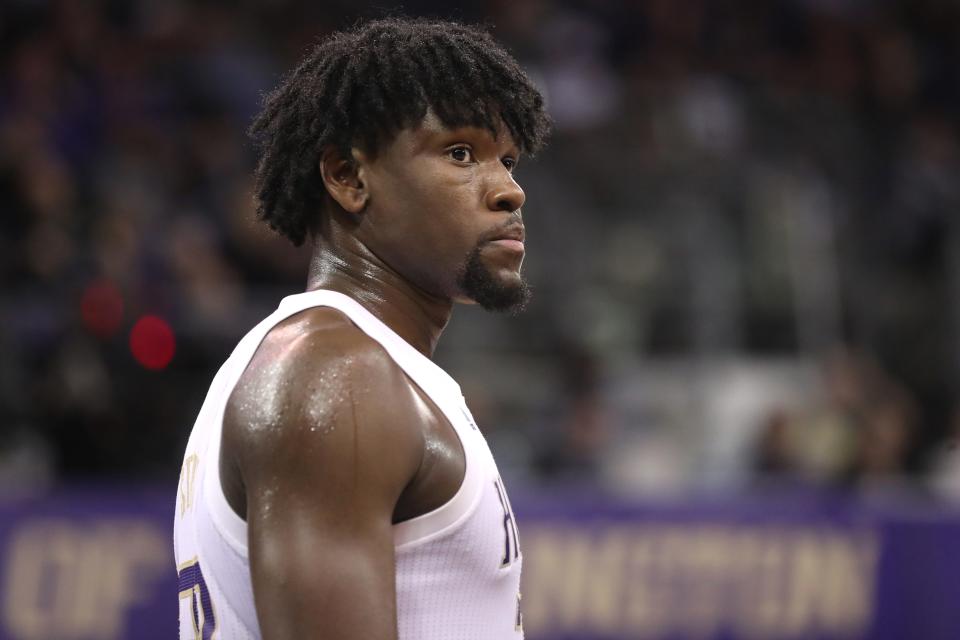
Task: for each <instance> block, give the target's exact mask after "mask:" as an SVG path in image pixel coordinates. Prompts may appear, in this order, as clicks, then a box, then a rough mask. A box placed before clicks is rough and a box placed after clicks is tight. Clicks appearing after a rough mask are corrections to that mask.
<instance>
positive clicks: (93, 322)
mask: <svg viewBox="0 0 960 640" xmlns="http://www.w3.org/2000/svg"><path fill="white" fill-rule="evenodd" d="M80 318H81V319H82V320H83V326H85V327H86V328H87V331H89V332H90V333H92V334H94V335H96V336H99V337H101V338H109V337H110V336H112V335H113V334H115V333H116V332H117V331H118V330H119V329H120V324H121V323H122V322H123V297H122V296H121V295H120V291H119V290H118V289H117V287H116V285H114V284H113V283H112V282H110V281H109V280H95V281H93V282H91V283H90V285H89V286H87V288H86V289H85V290H84V292H83V296H82V297H81V298H80Z"/></svg>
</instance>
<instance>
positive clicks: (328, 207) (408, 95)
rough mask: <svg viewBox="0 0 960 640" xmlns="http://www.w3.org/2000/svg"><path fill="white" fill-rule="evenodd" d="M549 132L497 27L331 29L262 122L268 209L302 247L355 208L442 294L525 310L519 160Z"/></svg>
mask: <svg viewBox="0 0 960 640" xmlns="http://www.w3.org/2000/svg"><path fill="white" fill-rule="evenodd" d="M548 130H549V118H548V117H547V115H546V114H545V112H544V110H543V99H542V97H541V95H540V93H539V92H538V91H537V90H536V88H535V87H534V86H533V84H532V83H531V82H530V80H529V78H528V77H527V76H526V74H525V73H524V72H523V71H522V70H521V69H520V67H519V66H518V65H517V63H516V62H515V61H514V60H513V58H511V57H510V55H509V54H508V53H507V52H506V51H504V49H503V48H502V47H500V46H499V45H497V44H496V43H495V42H494V41H493V40H492V39H491V38H490V36H489V35H487V34H486V33H485V32H483V31H480V30H478V29H474V28H471V27H466V26H462V25H458V24H454V23H449V22H437V21H427V20H399V19H389V20H382V21H376V22H370V23H366V24H363V25H361V26H359V27H357V28H355V29H353V30H352V31H349V32H344V33H339V34H335V35H333V36H331V37H329V38H327V39H325V40H324V41H322V42H321V43H320V44H319V45H318V46H317V47H316V48H315V49H314V50H313V51H312V52H311V53H310V54H309V55H308V56H307V58H306V59H305V60H304V61H303V62H302V63H301V64H300V65H299V66H298V67H297V68H296V69H295V70H294V71H293V72H292V73H291V74H290V75H289V76H288V77H287V78H286V79H285V80H284V82H283V83H282V84H281V85H280V87H278V88H277V89H276V90H275V91H273V92H272V93H271V94H270V95H269V96H268V97H267V100H266V104H265V107H264V110H263V112H262V113H261V114H260V116H259V117H258V118H257V120H256V121H255V122H254V124H253V127H252V128H251V133H252V135H253V136H254V138H255V139H257V140H258V142H259V143H260V146H261V149H262V156H261V160H260V164H259V166H258V168H257V174H256V180H257V185H256V186H257V198H258V214H259V215H260V217H261V218H262V219H263V220H265V221H266V222H267V223H268V224H269V225H270V226H271V227H272V228H274V229H275V230H277V231H278V232H280V233H281V234H282V235H284V236H286V237H287V238H289V239H290V240H291V241H292V242H293V243H294V244H296V245H299V244H301V243H303V241H304V240H305V239H306V238H307V236H308V235H310V234H311V233H314V232H316V231H317V230H319V229H321V228H322V227H323V225H322V222H323V219H324V217H325V216H339V215H341V214H346V216H347V220H348V222H349V223H350V224H351V225H352V227H351V228H352V229H353V231H354V233H355V235H356V236H357V237H358V238H360V239H361V241H362V242H363V243H364V244H365V246H367V247H368V248H369V249H370V250H371V251H372V252H373V253H374V254H376V255H377V257H379V258H380V259H382V260H383V261H384V262H385V263H386V264H388V265H389V266H390V267H391V268H393V269H395V270H396V271H398V272H399V273H400V274H401V275H403V276H404V277H406V278H408V279H409V280H411V281H412V282H413V283H414V284H416V285H418V286H420V287H422V288H424V289H426V290H427V291H428V292H429V293H432V294H436V295H440V296H446V297H450V298H451V299H458V300H463V301H468V300H470V301H476V302H479V303H480V304H482V305H483V306H484V307H487V308H492V309H501V308H502V309H505V308H513V307H516V306H517V305H518V304H519V303H522V301H523V299H525V291H526V289H525V285H523V282H522V280H521V279H520V277H519V267H520V259H521V258H522V250H520V249H521V247H520V246H519V245H518V243H516V242H510V241H509V240H511V239H512V240H517V239H519V237H516V236H519V234H520V233H522V223H520V220H519V209H520V206H521V205H522V203H523V192H522V191H521V190H520V188H519V186H518V185H517V184H516V182H514V181H513V178H512V176H511V171H512V168H513V166H514V165H515V164H516V161H517V160H518V158H519V156H520V155H521V154H523V153H526V154H532V153H535V152H536V151H537V150H538V149H539V148H540V147H541V145H542V144H543V142H544V140H545V138H546V135H547V132H548ZM338 219H339V218H338ZM498 239H500V240H503V241H497V240H498Z"/></svg>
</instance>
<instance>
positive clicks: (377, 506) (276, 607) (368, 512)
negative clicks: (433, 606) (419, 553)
mask: <svg viewBox="0 0 960 640" xmlns="http://www.w3.org/2000/svg"><path fill="white" fill-rule="evenodd" d="M375 355H376V354H375ZM317 361H318V358H316V357H314V358H313V359H311V362H312V363H314V364H316V362H317ZM352 362H353V366H352V367H351V368H350V369H349V371H348V374H347V378H348V380H347V381H346V382H345V385H346V386H345V387H343V388H342V389H340V391H342V393H331V390H330V389H325V390H324V391H322V392H320V393H323V395H322V396H321V395H311V392H310V391H304V392H303V393H302V395H301V394H294V395H293V396H292V397H290V398H288V400H289V402H287V403H286V405H287V409H286V410H285V411H283V412H281V415H279V416H278V419H277V420H276V421H273V422H272V427H271V428H269V429H250V430H246V431H244V430H241V431H242V432H244V433H245V436H244V438H243V439H244V443H243V446H242V447H241V448H242V450H243V451H244V454H243V455H242V456H240V468H241V474H242V476H243V480H244V485H245V487H246V506H247V524H248V544H249V552H250V571H251V577H252V582H253V591H254V599H255V603H256V607H257V615H258V618H259V622H260V626H261V632H262V634H263V637H264V639H265V640H286V639H288V638H308V637H309V638H313V637H323V638H327V639H330V640H337V639H339V638H376V639H381V638H395V637H396V633H397V631H396V626H397V623H396V594H395V589H396V587H395V558H394V546H393V529H392V524H391V523H392V515H393V510H394V509H395V507H396V503H397V499H398V498H399V496H400V494H401V493H402V491H403V489H404V487H405V486H406V485H407V483H408V482H409V481H410V479H411V478H412V477H413V475H414V474H415V473H416V471H417V468H418V465H419V461H420V457H421V456H422V441H419V440H418V439H417V434H418V433H419V431H418V429H417V428H416V419H415V414H413V413H411V412H410V411H406V410H405V409H404V407H406V406H407V405H408V404H409V403H408V401H407V397H408V396H409V389H408V388H407V387H406V383H405V380H404V378H402V377H400V376H398V375H396V374H395V372H394V371H393V370H392V369H390V368H389V367H384V366H372V365H370V363H369V362H364V361H363V359H360V362H359V364H358V363H357V360H353V361H352ZM376 363H377V361H376V360H374V364H376ZM390 366H392V364H391V365H390ZM299 373H300V375H297V376H296V377H295V379H296V380H310V379H318V378H319V377H320V374H318V373H317V372H315V371H312V370H305V371H301V372H299ZM290 386H291V388H296V389H309V385H303V384H300V385H296V386H294V385H290ZM313 393H314V394H316V393H317V392H313ZM316 401H320V403H321V404H322V406H323V409H324V410H323V411H317V410H315V409H316V406H317V402H316ZM241 404H242V403H241ZM239 422H240V423H242V422H243V420H242V416H241V417H240V420H239Z"/></svg>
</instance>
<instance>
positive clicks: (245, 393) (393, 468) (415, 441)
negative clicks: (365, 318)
mask: <svg viewBox="0 0 960 640" xmlns="http://www.w3.org/2000/svg"><path fill="white" fill-rule="evenodd" d="M417 407H418V405H417V402H416V396H415V393H414V391H413V389H412V388H411V383H410V381H409V379H408V378H407V377H406V375H405V374H404V373H403V371H402V369H400V367H399V366H398V365H397V364H396V363H395V362H394V361H393V359H392V358H391V357H390V355H389V354H388V353H387V352H386V350H385V349H384V348H383V347H382V346H381V345H380V344H379V343H377V342H376V341H375V340H373V339H372V338H370V337H369V336H367V335H366V334H365V333H363V332H362V331H360V330H359V329H358V328H357V327H356V326H355V325H353V324H352V323H351V322H350V321H349V319H348V318H346V316H344V315H343V314H342V313H340V312H339V311H336V310H334V309H329V308H314V309H308V310H306V311H304V312H301V313H299V314H296V315H294V316H292V317H291V318H288V319H287V320H285V321H284V322H281V323H280V324H278V325H277V326H276V327H274V329H272V330H271V331H270V333H268V334H267V336H266V338H265V339H264V340H263V342H262V343H261V344H260V346H259V348H258V349H257V352H256V354H255V355H254V357H253V359H252V360H251V362H250V363H249V365H248V366H247V369H246V370H245V371H244V373H243V375H242V376H241V378H240V380H239V382H238V383H237V386H236V387H235V388H234V390H233V393H232V394H231V397H230V399H229V401H228V404H227V408H226V414H225V416H224V433H223V444H224V452H225V454H226V455H228V456H230V457H232V458H233V459H234V460H235V463H236V465H237V467H238V471H239V472H240V476H242V478H243V483H244V484H245V485H247V489H248V490H249V489H251V488H252V487H251V486H250V485H251V484H254V485H255V484H257V482H258V477H260V476H261V475H262V474H266V475H269V476H270V477H277V474H281V475H287V474H295V473H297V472H298V471H304V470H309V469H312V468H313V467H314V466H317V465H322V467H321V468H323V469H325V470H327V472H328V474H327V475H328V476H329V477H327V478H326V479H327V480H329V481H331V482H339V481H340V480H342V478H340V477H338V473H337V469H341V471H343V473H348V472H349V473H350V474H354V475H356V474H359V473H363V472H369V473H374V475H377V476H378V478H377V479H378V480H381V481H383V482H384V483H387V484H391V485H392V484H396V483H401V485H400V486H399V487H398V490H397V494H398V495H399V492H400V490H402V488H403V485H404V484H406V482H407V481H408V480H409V478H410V477H412V476H413V475H414V474H415V472H416V469H417V467H418V465H419V461H420V457H421V456H422V451H423V440H422V434H421V432H420V429H419V428H418V425H419V422H418V419H417V418H418V416H417ZM303 475H304V478H303V480H304V481H305V482H306V481H316V480H319V479H320V478H317V477H316V474H314V473H305V474H303ZM308 479H309V480H308ZM290 480H291V481H292V482H296V478H294V477H292V478H290Z"/></svg>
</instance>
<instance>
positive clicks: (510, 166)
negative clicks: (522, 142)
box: [500, 156, 517, 173]
mask: <svg viewBox="0 0 960 640" xmlns="http://www.w3.org/2000/svg"><path fill="white" fill-rule="evenodd" d="M500 162H502V163H503V166H505V167H506V168H507V171H509V172H510V173H513V170H514V169H516V168H517V161H516V160H515V159H514V158H511V157H509V156H507V157H506V158H504V159H503V160H501V161H500Z"/></svg>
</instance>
